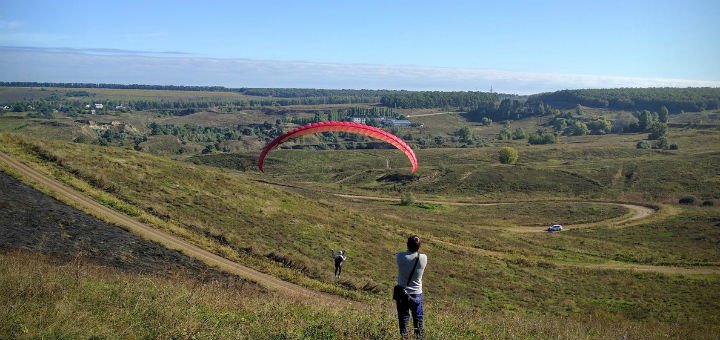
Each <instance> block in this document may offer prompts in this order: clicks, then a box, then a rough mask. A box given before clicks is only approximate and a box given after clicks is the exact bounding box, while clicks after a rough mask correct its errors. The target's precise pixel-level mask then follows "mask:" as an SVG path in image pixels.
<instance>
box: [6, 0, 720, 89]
mask: <svg viewBox="0 0 720 340" xmlns="http://www.w3.org/2000/svg"><path fill="white" fill-rule="evenodd" d="M0 8H1V10H0V80H3V81H15V80H17V81H63V82H80V81H82V82H116V83H152V84H178V85H224V86H232V87H237V86H248V87H260V86H273V87H329V88H406V89H433V90H435V89H437V90H442V89H446V90H475V89H479V90H487V89H489V88H490V86H493V87H494V88H495V89H496V90H501V91H504V92H513V93H532V92H538V91H547V90H555V89H562V88H578V87H615V86H720V61H719V60H720V21H719V20H718V18H720V1H713V0H709V1H701V0H695V1H693V0H686V1H660V0H658V1H632V0H626V1H615V0H610V1H581V0H578V1H532V0H528V1H512V0H508V1H445V2H439V1H257V2H244V1H227V2H226V1H203V2H200V1H98V0H96V1H28V0H24V1H8V0H0Z"/></svg>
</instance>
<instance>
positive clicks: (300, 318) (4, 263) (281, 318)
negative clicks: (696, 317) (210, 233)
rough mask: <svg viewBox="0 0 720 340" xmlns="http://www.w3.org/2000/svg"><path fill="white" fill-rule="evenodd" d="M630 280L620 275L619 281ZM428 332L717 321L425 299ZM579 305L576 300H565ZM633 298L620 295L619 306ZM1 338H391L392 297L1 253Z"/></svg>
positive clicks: (563, 330) (616, 332)
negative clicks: (346, 304)
mask: <svg viewBox="0 0 720 340" xmlns="http://www.w3.org/2000/svg"><path fill="white" fill-rule="evenodd" d="M622 284H623V282H617V285H622ZM426 303H427V306H426V309H427V310H429V311H432V313H431V314H428V317H427V321H426V330H427V334H426V335H427V338H429V339H481V338H482V339H487V338H493V339H517V338H523V339H547V338H561V339H607V338H620V337H622V336H627V337H629V338H673V339H683V338H693V339H704V338H707V339H710V338H712V336H713V332H714V331H716V330H717V328H716V327H717V326H716V325H712V324H699V323H698V324H694V327H692V328H685V327H678V326H673V325H668V324H662V323H656V322H636V321H630V320H623V319H620V320H617V319H610V318H608V317H607V316H606V315H604V314H597V313H594V312H588V313H585V314H582V315H578V316H576V317H562V318H560V317H557V316H556V317H542V316H535V315H521V314H518V313H515V312H511V311H506V312H501V313H498V312H490V313H487V312H470V313H463V314H458V312H457V310H455V309H454V306H453V305H452V304H448V305H440V304H438V303H436V302H433V301H428V302H426ZM557 303H558V304H561V305H563V306H565V308H568V309H573V308H575V306H574V303H573V302H572V301H571V300H567V299H564V300H558V301H557ZM627 303H628V302H627V301H625V300H622V299H619V298H616V299H614V300H613V302H612V303H611V307H612V308H619V309H622V308H623V306H624V305H626V304H627ZM0 305H2V306H4V307H5V308H3V309H2V310H1V311H0V315H1V316H2V317H0V337H3V338H19V339H24V338H216V339H217V338H223V339H227V338H233V339H280V338H282V339H308V338H309V339H320V338H322V339H394V338H396V337H397V333H396V332H397V331H396V328H395V327H396V321H395V319H394V317H395V316H394V311H393V310H392V308H389V306H388V305H387V304H385V303H383V304H368V305H364V306H358V308H356V309H351V310H340V309H337V308H333V307H330V306H318V305H313V304H307V303H303V302H301V301H294V300H293V299H288V298H286V297H282V296H275V295H271V294H267V293H262V292H258V291H256V290H254V289H252V287H248V286H234V285H232V284H231V283H229V282H223V281H215V282H209V283H202V282H198V281H196V280H195V279H193V278H190V277H184V276H174V277H162V276H153V275H138V274H132V273H125V272H121V271H118V270H115V269H112V268H107V267H98V266H95V265H92V264H89V263H85V262H84V261H82V260H81V259H80V260H74V261H70V262H65V263H63V262H62V261H60V262H58V261H55V260H53V259H51V258H46V257H43V256H37V255H34V254H28V253H22V252H13V253H0Z"/></svg>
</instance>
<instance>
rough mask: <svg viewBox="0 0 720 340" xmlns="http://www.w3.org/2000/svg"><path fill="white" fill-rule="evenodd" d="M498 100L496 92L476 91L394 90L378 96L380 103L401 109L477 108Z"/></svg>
mask: <svg viewBox="0 0 720 340" xmlns="http://www.w3.org/2000/svg"><path fill="white" fill-rule="evenodd" d="M497 100H498V95H497V94H496V93H490V92H477V91H454V92H441V91H395V92H391V93H386V94H384V95H383V96H382V97H381V98H380V105H383V106H386V107H392V108H401V109H423V108H444V107H448V108H449V107H453V108H478V107H483V106H485V105H488V103H494V102H496V101H497Z"/></svg>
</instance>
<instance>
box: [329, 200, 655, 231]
mask: <svg viewBox="0 0 720 340" xmlns="http://www.w3.org/2000/svg"><path fill="white" fill-rule="evenodd" d="M335 196H338V197H344V198H351V199H362V200H373V201H397V198H391V197H377V196H361V195H346V194H335ZM418 202H421V203H431V204H445V205H456V206H480V207H482V206H486V207H487V206H494V205H506V204H513V203H511V202H497V203H468V202H454V201H436V200H418ZM576 203H579V204H587V203H592V204H607V205H619V206H622V207H625V208H627V209H628V210H630V214H627V215H625V216H623V217H621V218H619V219H615V220H611V221H602V222H595V223H585V224H577V225H574V226H572V227H569V228H566V229H577V228H587V227H592V226H595V225H598V224H600V223H608V222H610V223H612V224H613V225H622V224H626V223H629V222H633V221H637V220H641V219H644V218H647V217H649V216H651V215H653V214H655V213H656V212H657V210H655V209H653V208H650V207H646V206H644V205H639V204H630V203H619V202H618V203H613V202H593V201H580V202H576ZM505 229H506V230H509V231H515V232H521V233H526V232H542V231H545V228H544V227H537V226H535V227H532V226H514V227H511V228H505Z"/></svg>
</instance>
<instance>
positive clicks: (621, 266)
mask: <svg viewBox="0 0 720 340" xmlns="http://www.w3.org/2000/svg"><path fill="white" fill-rule="evenodd" d="M335 196H338V197H344V198H350V199H363V200H374V201H397V199H396V198H390V197H378V196H363V195H346V194H335ZM418 202H425V203H432V204H447V205H456V206H493V205H501V204H512V203H507V202H498V203H467V202H453V201H436V200H421V201H420V200H419V201H418ZM578 203H595V204H612V205H620V206H623V207H625V208H627V209H629V210H630V211H631V213H630V214H628V215H625V216H623V217H621V218H619V219H615V220H612V221H611V222H610V223H612V224H613V225H624V224H628V223H630V222H634V221H638V220H642V219H644V218H647V217H650V216H651V215H653V214H655V213H656V212H657V210H655V209H653V208H649V207H646V206H643V205H638V204H629V203H612V202H592V201H590V202H578ZM600 223H607V221H604V222H594V223H586V224H580V225H576V226H573V228H587V227H591V226H595V225H598V224H600ZM504 230H512V231H517V232H543V231H544V230H545V228H543V227H513V228H506V229H504ZM425 238H426V240H427V241H429V242H431V243H432V242H434V243H439V244H443V245H444V246H446V247H452V248H456V249H462V250H464V251H467V252H469V253H474V254H477V255H481V256H485V257H491V258H494V259H497V260H505V259H510V258H511V256H509V255H508V254H505V253H503V252H499V251H493V250H487V249H480V248H475V247H468V246H463V245H459V244H455V243H452V242H448V241H445V240H442V239H439V238H435V237H429V236H426V237H425ZM544 261H545V260H544ZM552 263H553V264H555V265H557V266H558V267H566V268H584V269H591V270H604V269H608V270H634V271H640V272H653V273H662V274H713V273H720V268H717V267H677V266H652V265H642V264H633V263H622V262H615V261H608V262H605V263H572V264H570V263H562V262H552Z"/></svg>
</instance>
